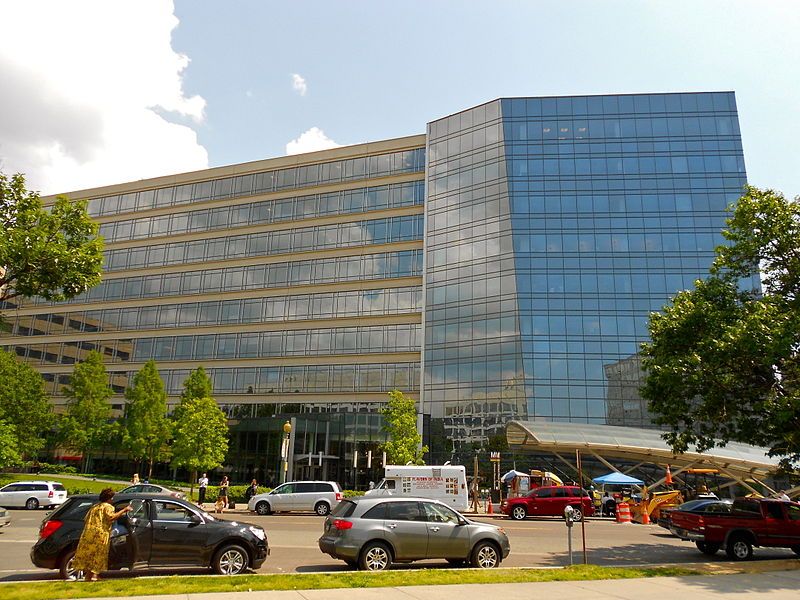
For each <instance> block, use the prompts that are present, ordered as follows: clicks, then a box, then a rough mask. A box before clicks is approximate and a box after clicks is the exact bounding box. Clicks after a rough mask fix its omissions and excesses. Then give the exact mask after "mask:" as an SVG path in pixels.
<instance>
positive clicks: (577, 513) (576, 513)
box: [572, 506, 583, 523]
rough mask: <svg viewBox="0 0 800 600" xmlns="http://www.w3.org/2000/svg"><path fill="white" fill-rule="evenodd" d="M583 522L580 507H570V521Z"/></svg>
mask: <svg viewBox="0 0 800 600" xmlns="http://www.w3.org/2000/svg"><path fill="white" fill-rule="evenodd" d="M582 520H583V511H582V510H581V507H580V506H573V507H572V521H573V522H574V523H580V522H581V521H582Z"/></svg>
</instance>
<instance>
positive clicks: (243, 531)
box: [31, 494, 269, 579]
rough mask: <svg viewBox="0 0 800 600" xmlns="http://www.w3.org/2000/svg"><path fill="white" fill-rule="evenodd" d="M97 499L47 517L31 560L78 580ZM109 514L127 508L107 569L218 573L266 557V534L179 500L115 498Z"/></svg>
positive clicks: (86, 498)
mask: <svg viewBox="0 0 800 600" xmlns="http://www.w3.org/2000/svg"><path fill="white" fill-rule="evenodd" d="M98 501H99V497H98V496H96V495H89V494H86V495H79V496H73V497H71V498H70V499H69V500H68V501H67V502H65V503H64V504H63V505H62V506H61V507H60V508H58V509H57V510H55V511H54V512H53V513H52V514H50V515H49V516H48V517H47V518H46V519H45V520H44V521H43V522H42V525H41V527H40V529H39V540H38V541H37V542H36V544H34V546H33V548H31V561H32V562H33V564H34V565H36V566H37V567H41V568H43V569H58V570H59V572H60V574H61V577H63V578H64V579H76V578H80V576H81V574H80V573H76V572H75V569H74V568H73V559H74V557H75V550H76V548H77V546H78V540H79V539H80V536H81V532H82V531H83V519H84V517H85V516H86V513H87V512H88V510H89V508H90V507H91V506H92V505H93V504H96V503H97V502H98ZM112 502H113V504H114V510H119V509H120V508H122V507H123V506H126V505H128V504H130V505H131V506H132V507H133V510H132V511H131V512H129V513H127V514H126V515H124V516H122V517H120V519H118V520H117V522H116V523H115V525H114V528H113V529H112V532H111V546H110V549H109V562H108V565H109V569H110V570H116V569H122V568H127V569H141V568H145V569H148V568H155V567H210V568H211V569H213V570H214V571H215V572H216V573H218V574H221V575H236V574H239V573H242V572H243V571H245V570H246V569H248V568H252V569H257V568H259V567H260V566H261V565H262V564H263V563H264V561H265V560H266V559H267V556H268V555H269V546H268V544H267V534H266V532H265V531H264V530H263V529H262V528H261V527H257V526H255V525H249V524H248V523H239V522H235V521H224V520H219V519H216V518H214V517H213V516H211V515H210V514H208V513H207V512H204V511H203V510H201V509H199V508H198V507H197V506H195V505H194V504H192V503H191V502H188V501H186V500H182V499H179V498H167V497H165V496H163V495H156V494H124V495H123V494H117V495H115V496H114V498H113V500H112Z"/></svg>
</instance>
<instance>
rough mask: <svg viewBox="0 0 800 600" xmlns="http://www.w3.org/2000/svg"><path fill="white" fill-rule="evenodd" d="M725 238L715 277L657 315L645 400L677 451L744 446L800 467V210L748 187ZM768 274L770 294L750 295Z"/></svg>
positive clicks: (646, 355) (646, 357)
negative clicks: (734, 444) (765, 450)
mask: <svg viewBox="0 0 800 600" xmlns="http://www.w3.org/2000/svg"><path fill="white" fill-rule="evenodd" d="M723 235H724V237H725V238H726V239H727V240H728V245H727V246H722V247H719V248H717V251H716V253H717V256H716V259H715V261H714V264H713V266H712V268H711V272H710V274H709V276H708V277H707V278H706V279H705V280H702V281H697V282H695V287H694V289H693V290H688V291H683V292H680V293H678V294H677V295H676V296H675V297H674V298H673V300H672V303H671V305H669V306H667V307H665V308H664V309H663V311H662V312H661V313H654V314H652V315H651V317H650V325H649V327H650V336H651V342H649V343H646V344H644V345H643V346H642V355H643V360H642V365H643V367H644V369H645V371H646V379H645V383H644V386H643V387H642V389H641V393H642V396H643V397H644V398H646V399H647V400H648V401H649V405H650V409H651V411H653V413H654V414H655V415H656V418H655V421H656V423H658V424H660V425H666V426H667V427H668V429H669V431H668V432H667V434H665V439H666V440H667V441H668V442H669V444H670V445H671V446H672V447H673V449H675V450H676V451H679V452H682V451H686V450H687V449H688V448H689V447H690V446H692V445H693V446H695V447H696V448H697V449H698V450H699V451H703V450H706V449H709V448H712V447H714V446H715V445H724V444H725V443H726V442H728V441H739V442H745V443H750V444H756V445H760V446H766V447H767V448H769V450H770V454H771V455H772V456H776V457H780V458H781V461H782V464H783V466H784V467H785V468H787V469H791V468H796V467H797V464H798V461H800V357H799V356H798V353H799V352H800V295H799V294H798V291H800V204H798V202H797V201H795V202H791V201H787V200H786V199H785V198H784V197H783V195H781V194H780V193H778V192H774V191H772V190H759V189H757V188H754V187H748V188H747V190H746V193H745V195H744V196H742V198H740V199H739V201H738V203H737V205H736V207H735V209H734V210H733V214H732V216H731V218H729V219H728V221H727V228H726V229H725V230H724V231H723ZM759 273H760V274H761V280H762V285H763V290H762V291H761V292H759V291H758V290H754V289H748V287H753V286H752V285H750V286H748V285H747V281H748V278H757V277H758V276H759ZM752 280H753V279H750V281H752Z"/></svg>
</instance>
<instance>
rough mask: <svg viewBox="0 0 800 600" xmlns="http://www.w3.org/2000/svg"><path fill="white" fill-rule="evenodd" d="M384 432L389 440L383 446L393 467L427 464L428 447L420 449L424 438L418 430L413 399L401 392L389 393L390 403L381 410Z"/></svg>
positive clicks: (393, 391)
mask: <svg viewBox="0 0 800 600" xmlns="http://www.w3.org/2000/svg"><path fill="white" fill-rule="evenodd" d="M381 414H382V415H383V418H384V426H383V428H384V430H385V431H386V433H388V435H389V440H388V441H387V442H386V443H385V444H384V445H383V449H384V450H385V451H386V459H387V460H388V461H389V463H390V464H393V465H405V464H408V463H409V462H410V463H411V464H415V465H422V464H425V462H424V461H423V459H422V457H423V455H424V454H425V453H426V452H427V451H428V447H427V446H422V447H420V444H421V443H422V436H421V435H420V433H419V430H418V429H417V407H416V403H415V402H414V399H413V398H409V397H408V396H406V395H405V394H404V393H403V392H401V391H399V390H392V391H391V392H389V402H387V404H386V406H384V407H383V408H382V409H381Z"/></svg>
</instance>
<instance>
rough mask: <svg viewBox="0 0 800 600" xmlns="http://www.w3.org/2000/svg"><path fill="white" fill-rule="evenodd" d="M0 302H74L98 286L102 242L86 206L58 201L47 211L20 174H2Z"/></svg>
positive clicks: (65, 198)
mask: <svg viewBox="0 0 800 600" xmlns="http://www.w3.org/2000/svg"><path fill="white" fill-rule="evenodd" d="M0 229H2V231H3V235H2V236H0V301H2V300H10V299H11V298H14V297H16V296H27V297H30V296H41V297H42V298H45V299H47V300H64V299H67V298H72V297H73V296H77V295H78V294H81V293H83V292H85V291H86V290H88V289H89V288H91V287H94V286H95V285H97V284H98V283H100V274H101V271H102V265H103V239H102V238H101V237H98V235H97V232H98V225H97V224H96V223H95V222H94V221H92V219H91V218H90V217H89V215H88V214H87V212H86V202H85V201H72V200H70V199H68V198H67V197H66V196H59V197H58V198H57V199H56V201H55V204H54V205H53V206H52V208H51V209H50V210H45V209H44V207H43V206H42V201H41V199H40V198H39V194H38V193H36V192H31V191H28V190H27V189H26V188H25V178H24V177H23V176H22V175H21V174H16V175H12V176H11V177H10V178H9V177H8V176H6V175H4V174H2V173H0Z"/></svg>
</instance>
